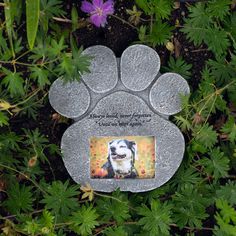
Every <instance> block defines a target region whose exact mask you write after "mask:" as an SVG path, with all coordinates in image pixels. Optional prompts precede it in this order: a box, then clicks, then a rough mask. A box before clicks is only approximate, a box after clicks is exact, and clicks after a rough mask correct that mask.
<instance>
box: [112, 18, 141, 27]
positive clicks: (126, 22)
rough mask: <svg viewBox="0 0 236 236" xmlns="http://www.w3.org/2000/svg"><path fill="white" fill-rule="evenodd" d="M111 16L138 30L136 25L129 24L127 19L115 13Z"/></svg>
mask: <svg viewBox="0 0 236 236" xmlns="http://www.w3.org/2000/svg"><path fill="white" fill-rule="evenodd" d="M111 16H112V17H114V18H116V19H117V20H120V21H121V22H122V23H124V24H127V25H129V26H130V27H132V28H133V29H136V30H138V27H135V26H134V25H132V24H130V23H129V22H128V21H126V20H124V19H122V18H121V17H119V16H117V15H111Z"/></svg>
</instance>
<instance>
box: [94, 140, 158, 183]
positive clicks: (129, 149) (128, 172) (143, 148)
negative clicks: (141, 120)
mask: <svg viewBox="0 0 236 236" xmlns="http://www.w3.org/2000/svg"><path fill="white" fill-rule="evenodd" d="M90 174H91V178H99V179H101V178H105V179H112V178H115V179H128V178H130V179H135V178H154V176H155V138H154V137H153V136H123V137H92V138H91V139H90Z"/></svg>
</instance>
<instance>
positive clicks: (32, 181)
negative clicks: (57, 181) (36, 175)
mask: <svg viewBox="0 0 236 236" xmlns="http://www.w3.org/2000/svg"><path fill="white" fill-rule="evenodd" d="M0 166H1V167H3V168H6V169H8V170H11V171H14V172H16V173H18V174H20V175H22V176H24V177H25V178H26V179H27V180H29V181H30V182H31V183H32V184H34V185H35V186H36V187H37V188H38V189H39V190H40V191H41V192H42V193H44V194H46V192H45V191H44V190H43V189H42V188H41V187H40V186H39V185H38V184H37V183H36V182H35V181H34V180H32V179H30V178H29V176H27V175H26V174H24V173H22V172H21V171H19V170H16V169H14V168H12V167H10V166H6V165H4V164H1V163H0Z"/></svg>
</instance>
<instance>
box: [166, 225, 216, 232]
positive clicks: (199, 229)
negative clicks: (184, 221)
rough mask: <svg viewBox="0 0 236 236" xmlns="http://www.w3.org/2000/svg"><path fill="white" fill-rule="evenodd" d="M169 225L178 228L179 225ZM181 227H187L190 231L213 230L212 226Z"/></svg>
mask: <svg viewBox="0 0 236 236" xmlns="http://www.w3.org/2000/svg"><path fill="white" fill-rule="evenodd" d="M170 226H172V227H176V228H179V226H178V225H176V224H170ZM183 229H188V230H191V231H201V230H207V231H213V230H214V229H213V228H210V227H202V228H191V227H188V226H185V227H183Z"/></svg>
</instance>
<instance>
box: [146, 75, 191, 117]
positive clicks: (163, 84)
mask: <svg viewBox="0 0 236 236" xmlns="http://www.w3.org/2000/svg"><path fill="white" fill-rule="evenodd" d="M189 92H190V91H189V87H188V84H187V81H186V80H185V79H184V78H183V77H182V76H180V75H178V74H176V73H166V74H164V75H161V76H160V77H159V78H158V80H157V81H156V82H155V84H154V85H153V86H152V88H151V91H150V102H151V105H152V106H153V107H154V109H155V110H156V111H158V112H159V113H162V114H166V115H173V114H176V113H178V112H180V111H181V99H180V96H179V94H183V95H186V94H188V93H189Z"/></svg>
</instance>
